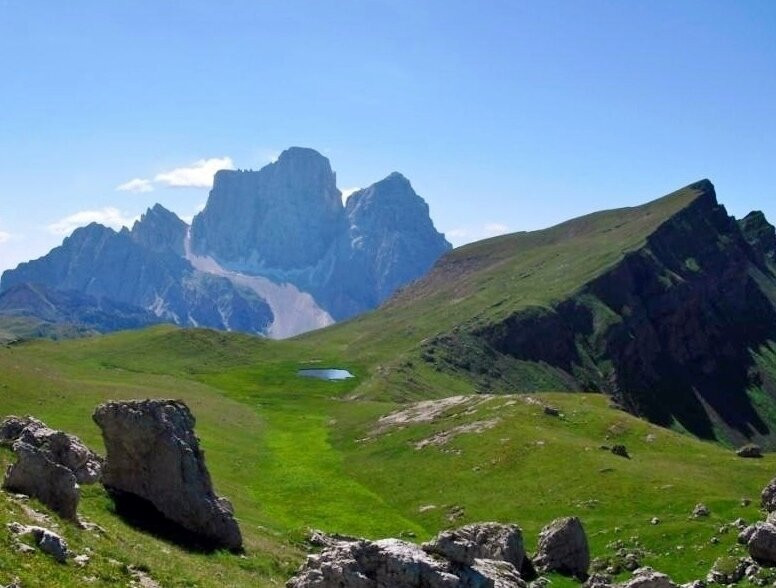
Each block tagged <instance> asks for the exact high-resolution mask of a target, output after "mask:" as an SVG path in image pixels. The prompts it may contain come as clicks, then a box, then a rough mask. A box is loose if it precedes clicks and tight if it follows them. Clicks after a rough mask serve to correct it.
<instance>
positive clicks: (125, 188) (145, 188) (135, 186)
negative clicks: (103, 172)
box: [116, 178, 154, 192]
mask: <svg viewBox="0 0 776 588" xmlns="http://www.w3.org/2000/svg"><path fill="white" fill-rule="evenodd" d="M116 190H118V191H119V192H153V190H154V186H153V184H152V183H151V180H145V179H143V178H135V179H133V180H129V181H128V182H124V183H123V184H119V185H118V186H116Z"/></svg>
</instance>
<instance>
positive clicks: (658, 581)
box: [621, 567, 678, 588]
mask: <svg viewBox="0 0 776 588" xmlns="http://www.w3.org/2000/svg"><path fill="white" fill-rule="evenodd" d="M621 586H622V588H678V586H677V585H676V584H675V583H674V582H673V581H672V580H671V578H669V577H668V576H666V575H665V574H661V573H660V572H656V571H655V570H653V569H652V568H649V567H643V568H639V569H638V570H636V571H635V572H633V576H632V577H631V579H630V580H628V581H627V582H623V583H622V584H621Z"/></svg>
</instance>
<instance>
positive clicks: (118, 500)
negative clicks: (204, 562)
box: [106, 488, 224, 554]
mask: <svg viewBox="0 0 776 588" xmlns="http://www.w3.org/2000/svg"><path fill="white" fill-rule="evenodd" d="M106 490H107V491H108V494H109V495H110V497H111V498H112V499H113V508H114V512H115V513H116V515H118V516H119V518H121V519H122V520H123V521H124V522H125V523H127V524H128V525H129V526H131V527H134V528H135V529H137V530H139V531H142V532H143V533H148V534H149V535H153V536H154V537H156V538H158V539H161V540H162V541H166V542H168V543H173V544H175V545H177V546H178V547H181V548H182V549H185V550H186V551H189V552H192V553H205V554H210V553H214V552H216V551H219V550H222V549H224V547H223V545H221V544H219V543H217V542H215V541H213V540H212V539H209V538H208V537H204V536H202V535H200V534H199V533H194V532H192V531H189V530H188V529H186V528H185V527H183V526H182V525H180V524H179V523H176V522H175V521H171V520H170V519H168V518H167V517H165V516H164V515H163V514H162V513H161V512H160V511H159V509H157V508H156V507H155V506H154V505H153V504H152V503H151V502H150V501H148V500H146V499H144V498H141V497H139V496H136V495H135V494H130V493H128V492H122V491H120V490H116V489H113V488H106Z"/></svg>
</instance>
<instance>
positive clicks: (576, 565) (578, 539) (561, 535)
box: [533, 517, 590, 579]
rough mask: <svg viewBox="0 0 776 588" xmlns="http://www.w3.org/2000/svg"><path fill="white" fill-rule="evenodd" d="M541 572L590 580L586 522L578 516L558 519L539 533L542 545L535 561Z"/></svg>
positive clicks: (540, 544)
mask: <svg viewBox="0 0 776 588" xmlns="http://www.w3.org/2000/svg"><path fill="white" fill-rule="evenodd" d="M533 563H534V566H535V567H536V569H537V570H538V571H540V572H543V573H547V572H559V573H561V574H565V575H568V576H574V577H576V578H580V579H585V578H587V571H588V568H589V567H590V548H589V547H588V544H587V535H586V534H585V529H584V527H583V526H582V522H581V521H580V520H579V519H578V518H577V517H567V518H562V519H556V520H554V521H553V522H552V523H550V524H549V525H547V526H546V527H544V528H543V529H542V530H541V532H540V533H539V546H538V548H537V550H536V556H535V557H534V560H533Z"/></svg>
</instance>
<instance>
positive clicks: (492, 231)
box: [483, 223, 509, 237]
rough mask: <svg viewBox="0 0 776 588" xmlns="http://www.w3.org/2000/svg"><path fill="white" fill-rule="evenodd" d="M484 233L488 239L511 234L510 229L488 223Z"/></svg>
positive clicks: (498, 224)
mask: <svg viewBox="0 0 776 588" xmlns="http://www.w3.org/2000/svg"><path fill="white" fill-rule="evenodd" d="M483 232H484V233H485V235H487V236H488V237H495V236H496V235H503V234H504V233H507V232H509V227H508V226H506V225H502V224H501V223H488V224H487V225H485V226H484V227H483Z"/></svg>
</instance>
